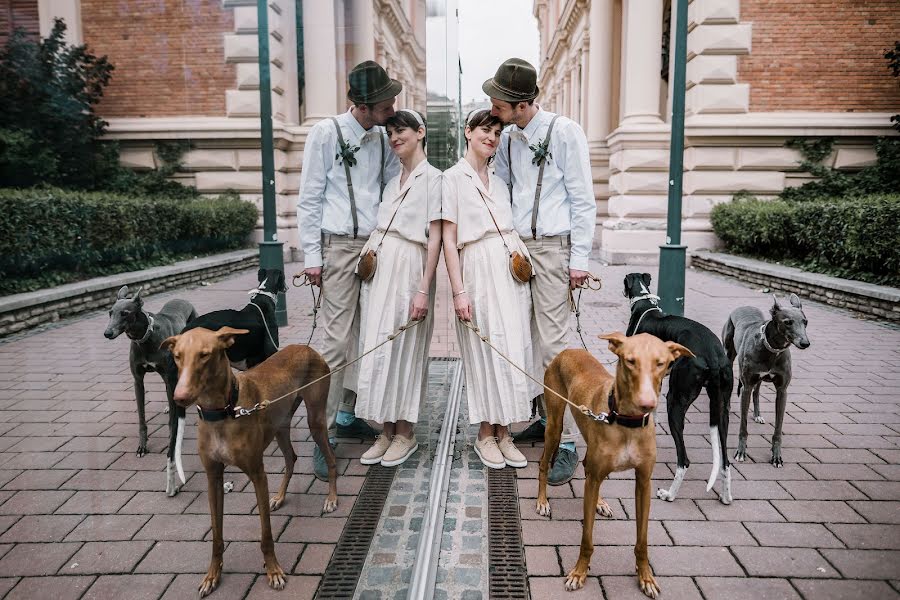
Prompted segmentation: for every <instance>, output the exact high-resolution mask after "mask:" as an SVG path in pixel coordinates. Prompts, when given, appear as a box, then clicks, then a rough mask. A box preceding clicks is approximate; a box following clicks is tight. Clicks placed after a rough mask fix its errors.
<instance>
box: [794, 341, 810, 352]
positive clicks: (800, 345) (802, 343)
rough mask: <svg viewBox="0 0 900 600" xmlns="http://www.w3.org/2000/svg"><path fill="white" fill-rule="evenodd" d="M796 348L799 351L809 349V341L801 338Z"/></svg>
mask: <svg viewBox="0 0 900 600" xmlns="http://www.w3.org/2000/svg"><path fill="white" fill-rule="evenodd" d="M797 347H798V348H800V349H801V350H806V349H807V348H809V339H807V338H803V339H802V340H798V341H797Z"/></svg>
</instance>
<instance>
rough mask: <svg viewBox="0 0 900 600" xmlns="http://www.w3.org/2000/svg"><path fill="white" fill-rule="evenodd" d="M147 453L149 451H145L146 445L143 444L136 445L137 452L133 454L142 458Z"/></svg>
mask: <svg viewBox="0 0 900 600" xmlns="http://www.w3.org/2000/svg"><path fill="white" fill-rule="evenodd" d="M147 452H149V451H148V450H147V444H146V442H145V443H143V444H139V445H138V449H137V452H135V454H137V457H138V458H143V457H144V455H145V454H147Z"/></svg>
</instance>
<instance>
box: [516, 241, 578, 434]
mask: <svg viewBox="0 0 900 600" xmlns="http://www.w3.org/2000/svg"><path fill="white" fill-rule="evenodd" d="M523 241H524V242H525V247H526V248H528V253H529V254H530V255H531V262H532V264H533V265H534V272H535V276H534V278H533V279H532V280H531V305H532V308H533V310H532V316H531V339H532V344H533V347H534V350H535V360H534V364H535V366H537V365H541V369H540V375H541V377H540V379H543V375H544V371H546V370H547V367H548V366H549V365H550V363H551V361H553V359H554V358H556V355H557V354H559V353H560V352H562V351H563V350H565V349H566V348H568V346H569V320H570V318H571V311H570V309H569V252H570V248H571V246H570V243H569V237H568V236H554V237H545V238H538V239H537V240H535V239H532V238H531V237H530V236H528V237H524V238H523ZM539 411H540V413H541V415H542V416H544V415H546V414H547V412H546V406H545V405H544V396H543V394H542V395H541V396H540V404H539ZM565 415H566V416H565V418H564V419H563V434H562V441H563V442H574V441H575V440H576V438H577V436H578V426H577V425H576V424H575V417H573V416H572V414H571V412H570V411H568V410H567V411H566V413H565Z"/></svg>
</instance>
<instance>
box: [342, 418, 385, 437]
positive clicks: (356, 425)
mask: <svg viewBox="0 0 900 600" xmlns="http://www.w3.org/2000/svg"><path fill="white" fill-rule="evenodd" d="M377 435H378V432H377V431H375V430H374V429H372V427H370V426H369V424H368V423H366V422H365V421H364V420H362V419H353V422H352V423H350V424H349V425H341V424H340V423H338V424H337V437H339V438H361V439H364V440H374V439H375V437H376V436H377Z"/></svg>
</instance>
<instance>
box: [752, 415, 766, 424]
mask: <svg viewBox="0 0 900 600" xmlns="http://www.w3.org/2000/svg"><path fill="white" fill-rule="evenodd" d="M753 420H754V421H756V422H757V423H759V424H764V423H765V422H766V420H765V419H763V417H762V415H756V416H755V417H753Z"/></svg>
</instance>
